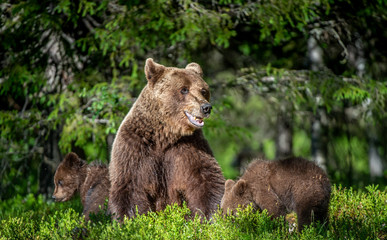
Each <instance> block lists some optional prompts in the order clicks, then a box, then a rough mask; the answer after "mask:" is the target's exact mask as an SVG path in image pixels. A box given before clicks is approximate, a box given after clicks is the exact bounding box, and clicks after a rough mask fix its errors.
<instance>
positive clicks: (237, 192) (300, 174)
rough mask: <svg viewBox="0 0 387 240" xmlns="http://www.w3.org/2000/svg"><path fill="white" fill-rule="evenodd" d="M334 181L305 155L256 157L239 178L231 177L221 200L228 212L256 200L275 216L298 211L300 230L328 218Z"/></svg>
mask: <svg viewBox="0 0 387 240" xmlns="http://www.w3.org/2000/svg"><path fill="white" fill-rule="evenodd" d="M330 194H331V184H330V182H329V179H328V177H327V175H326V173H325V172H324V170H323V169H321V168H320V167H318V166H317V165H316V164H314V163H313V162H311V161H308V160H306V159H303V158H296V157H290V158H286V159H282V160H278V161H264V160H256V161H253V162H252V163H251V164H250V165H249V166H248V168H247V169H246V171H245V173H244V174H243V176H242V177H241V178H240V179H239V180H238V181H237V182H234V181H233V180H227V181H226V183H225V193H224V195H223V198H222V201H221V209H222V210H223V212H224V213H226V212H227V209H229V210H230V211H231V212H233V213H235V210H236V208H237V207H238V205H240V206H241V207H246V206H247V205H248V204H250V203H252V206H253V208H254V209H256V210H264V209H266V210H267V211H268V214H269V215H271V216H272V217H279V216H285V215H286V214H287V213H289V212H290V211H294V212H295V213H296V214H297V219H298V230H299V231H301V230H302V229H303V228H304V226H305V225H308V224H310V223H311V222H312V221H320V222H321V223H324V222H326V221H327V220H328V219H327V217H328V205H329V200H330Z"/></svg>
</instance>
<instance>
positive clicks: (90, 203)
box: [52, 153, 110, 221]
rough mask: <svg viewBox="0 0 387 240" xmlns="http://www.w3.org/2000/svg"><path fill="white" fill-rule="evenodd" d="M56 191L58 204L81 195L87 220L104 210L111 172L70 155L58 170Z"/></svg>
mask: <svg viewBox="0 0 387 240" xmlns="http://www.w3.org/2000/svg"><path fill="white" fill-rule="evenodd" d="M54 183H55V191H54V194H53V195H52V197H53V198H54V199H55V201H57V202H65V201H68V200H70V199H71V198H72V197H73V196H74V195H75V194H76V193H78V192H79V193H80V196H81V200H82V205H83V214H84V215H85V220H86V221H88V220H89V215H90V213H98V212H99V211H100V206H101V208H102V209H103V207H104V204H105V200H106V198H107V197H108V195H109V188H110V182H109V171H108V168H107V166H105V165H100V164H87V163H86V162H85V161H83V160H81V159H80V158H79V157H78V156H77V155H76V154H75V153H69V154H67V155H66V156H65V158H64V159H63V161H62V162H61V163H60V164H59V166H58V168H57V169H56V172H55V176H54Z"/></svg>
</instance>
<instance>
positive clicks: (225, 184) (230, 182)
mask: <svg viewBox="0 0 387 240" xmlns="http://www.w3.org/2000/svg"><path fill="white" fill-rule="evenodd" d="M234 184H235V182H234V181H233V180H231V179H228V180H227V181H226V182H225V183H224V186H225V189H226V190H229V189H231V188H232V187H233V186H234Z"/></svg>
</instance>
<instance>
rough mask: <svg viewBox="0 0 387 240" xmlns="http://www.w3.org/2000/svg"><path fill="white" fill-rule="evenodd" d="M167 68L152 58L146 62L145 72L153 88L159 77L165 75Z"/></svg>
mask: <svg viewBox="0 0 387 240" xmlns="http://www.w3.org/2000/svg"><path fill="white" fill-rule="evenodd" d="M164 70H165V67H164V66H163V65H161V64H158V63H155V62H154V61H153V59H152V58H148V59H147V60H146V62H145V67H144V72H145V76H146V79H147V80H148V83H149V84H150V85H151V86H153V85H154V84H155V83H156V82H157V80H158V79H159V77H160V76H161V75H162V74H163V73H164Z"/></svg>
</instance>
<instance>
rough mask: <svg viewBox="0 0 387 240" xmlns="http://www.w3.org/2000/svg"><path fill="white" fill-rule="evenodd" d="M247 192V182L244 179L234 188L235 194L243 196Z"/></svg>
mask: <svg viewBox="0 0 387 240" xmlns="http://www.w3.org/2000/svg"><path fill="white" fill-rule="evenodd" d="M246 190H247V182H246V181H245V180H243V179H240V180H239V181H238V182H237V183H236V184H235V186H234V193H235V194H237V195H239V196H242V195H243V194H244V193H245V192H246Z"/></svg>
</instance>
